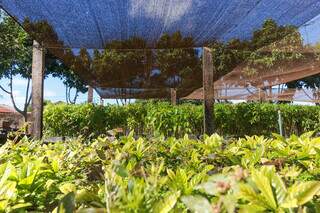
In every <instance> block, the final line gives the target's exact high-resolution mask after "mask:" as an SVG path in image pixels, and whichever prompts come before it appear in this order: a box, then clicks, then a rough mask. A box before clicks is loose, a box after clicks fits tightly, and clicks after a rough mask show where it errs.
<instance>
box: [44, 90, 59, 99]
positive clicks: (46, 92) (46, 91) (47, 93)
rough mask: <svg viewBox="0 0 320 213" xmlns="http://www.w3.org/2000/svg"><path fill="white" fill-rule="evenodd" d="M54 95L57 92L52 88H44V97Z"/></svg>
mask: <svg viewBox="0 0 320 213" xmlns="http://www.w3.org/2000/svg"><path fill="white" fill-rule="evenodd" d="M56 96H57V93H56V92H54V91H52V90H45V91H44V97H45V98H52V97H56Z"/></svg>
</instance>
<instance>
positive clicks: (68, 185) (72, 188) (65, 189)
mask: <svg viewBox="0 0 320 213" xmlns="http://www.w3.org/2000/svg"><path fill="white" fill-rule="evenodd" d="M59 189H60V191H61V192H62V193H63V194H65V195H66V194H69V193H70V192H75V191H76V190H77V188H76V186H75V185H74V184H72V183H65V184H63V185H62V186H60V187H59Z"/></svg>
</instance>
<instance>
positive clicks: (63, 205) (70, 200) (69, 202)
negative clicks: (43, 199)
mask: <svg viewBox="0 0 320 213" xmlns="http://www.w3.org/2000/svg"><path fill="white" fill-rule="evenodd" d="M74 210H75V194H74V192H70V193H69V194H67V195H66V196H64V197H63V198H62V200H61V201H60V202H59V206H58V207H57V208H56V209H55V210H54V211H53V212H54V213H73V212H74Z"/></svg>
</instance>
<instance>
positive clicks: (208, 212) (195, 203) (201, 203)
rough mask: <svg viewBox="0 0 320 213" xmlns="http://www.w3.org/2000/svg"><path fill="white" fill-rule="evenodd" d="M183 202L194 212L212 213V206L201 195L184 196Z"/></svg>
mask: <svg viewBox="0 0 320 213" xmlns="http://www.w3.org/2000/svg"><path fill="white" fill-rule="evenodd" d="M181 200H182V202H183V203H184V204H185V205H186V206H187V208H188V209H190V210H191V211H192V212H196V213H212V206H211V204H210V203H209V201H208V200H207V199H206V198H204V197H201V196H199V195H197V196H183V197H182V198H181Z"/></svg>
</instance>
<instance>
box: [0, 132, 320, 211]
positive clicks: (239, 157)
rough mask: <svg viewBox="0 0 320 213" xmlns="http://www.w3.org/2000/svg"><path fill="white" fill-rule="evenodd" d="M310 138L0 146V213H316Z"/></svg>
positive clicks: (314, 150) (318, 190) (318, 185)
mask: <svg viewBox="0 0 320 213" xmlns="http://www.w3.org/2000/svg"><path fill="white" fill-rule="evenodd" d="M312 134H313V133H306V134H304V135H302V136H300V137H297V136H295V135H293V136H291V137H290V138H288V139H285V138H282V137H281V136H278V135H275V136H274V138H273V139H265V138H264V137H257V136H254V137H247V138H243V139H239V140H225V139H223V138H222V137H220V136H219V135H212V136H211V137H205V138H204V139H202V140H193V139H190V138H188V137H187V136H185V137H184V138H181V139H174V138H167V139H165V138H163V137H159V138H150V139H145V138H138V139H135V138H134V137H133V134H130V135H129V136H126V137H122V138H119V139H115V138H114V137H110V138H108V137H98V138H96V139H92V140H89V139H88V140H73V141H69V142H68V143H63V142H57V143H54V144H44V143H41V142H39V141H28V140H27V139H26V138H23V139H21V140H20V141H8V142H7V143H6V144H5V145H4V146H2V147H1V148H0V212H161V213H167V212H188V211H189V210H190V211H192V212H230V213H231V212H263V211H264V212H300V211H303V212H315V210H318V208H319V202H320V200H319V195H320V182H319V181H318V179H319V175H320V170H319V166H320V157H319V150H320V138H314V137H312ZM250 153H251V154H250ZM305 177H308V180H305Z"/></svg>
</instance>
